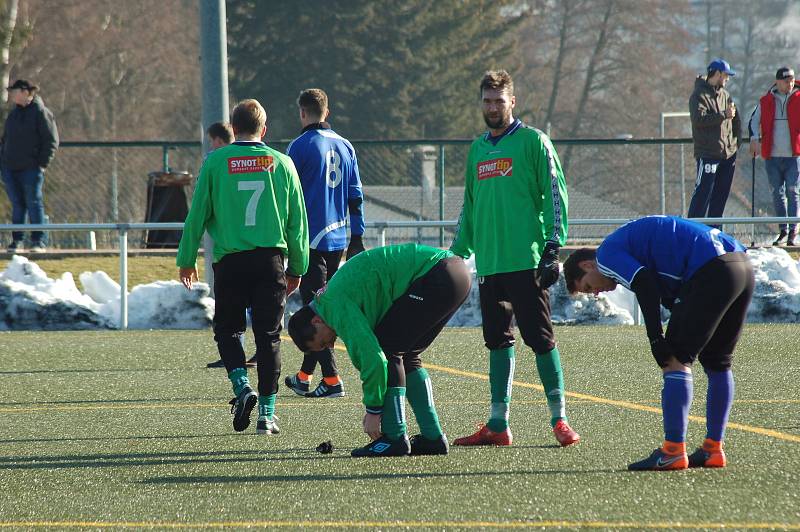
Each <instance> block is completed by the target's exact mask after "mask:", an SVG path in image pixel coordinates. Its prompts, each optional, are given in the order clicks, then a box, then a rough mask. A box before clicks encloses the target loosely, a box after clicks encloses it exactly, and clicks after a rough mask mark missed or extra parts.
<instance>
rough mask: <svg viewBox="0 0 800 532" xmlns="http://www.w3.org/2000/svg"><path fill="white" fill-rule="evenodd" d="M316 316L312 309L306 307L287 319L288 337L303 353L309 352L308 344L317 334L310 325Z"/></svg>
mask: <svg viewBox="0 0 800 532" xmlns="http://www.w3.org/2000/svg"><path fill="white" fill-rule="evenodd" d="M316 315H317V313H316V312H314V309H312V308H311V307H310V306H308V305H306V306H304V307H303V308H301V309H300V310H298V311H297V312H295V313H294V314H292V317H291V318H289V336H291V337H292V341H293V342H294V345H296V346H297V348H298V349H299V350H300V351H302V352H304V353H305V352H306V351H308V350H309V349H308V342H310V341H311V340H312V339H313V338H314V335H315V334H316V332H317V330H316V328H314V326H313V325H312V324H311V320H312V319H313V318H314V316H316Z"/></svg>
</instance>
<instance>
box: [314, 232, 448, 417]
mask: <svg viewBox="0 0 800 532" xmlns="http://www.w3.org/2000/svg"><path fill="white" fill-rule="evenodd" d="M452 256H453V254H452V253H451V252H449V251H447V250H442V249H437V248H432V247H428V246H421V245H419V244H401V245H396V246H387V247H382V248H375V249H371V250H369V251H364V252H362V253H359V254H358V255H356V256H355V257H353V258H352V259H350V260H348V261H347V262H345V263H344V264H343V265H342V267H341V268H339V270H338V271H337V272H336V274H335V275H334V276H333V277H332V278H331V280H330V281H328V285H327V287H326V288H324V289H323V290H321V291H320V293H318V294H317V296H316V297H315V298H314V302H313V303H312V305H313V307H314V310H315V311H316V312H317V314H319V315H320V317H321V318H322V319H323V320H324V321H325V323H327V324H328V325H329V326H330V327H331V328H332V329H333V330H334V331H336V334H337V335H338V336H339V338H340V339H341V340H342V341H343V342H344V345H345V346H347V353H348V354H349V355H350V360H352V361H353V365H354V366H355V367H356V369H357V370H358V371H359V372H360V373H361V386H362V389H363V392H364V405H366V406H367V407H371V408H381V407H382V406H383V397H384V395H385V394H386V387H387V384H386V382H387V371H386V364H387V363H386V356H385V355H384V353H383V350H382V349H381V346H380V344H379V343H378V339H377V338H376V337H375V333H374V332H373V331H374V330H375V327H376V326H377V325H378V323H380V321H381V318H383V316H384V315H385V314H386V312H387V311H388V310H389V308H390V307H391V306H392V304H393V303H394V302H395V301H396V300H397V299H398V298H400V296H402V295H403V293H405V291H406V290H408V287H409V286H411V283H413V282H414V281H415V280H416V279H418V278H420V277H422V276H423V275H425V274H426V273H428V271H430V269H431V268H433V266H434V265H435V264H436V263H437V262H439V261H440V260H442V259H445V258H447V257H452Z"/></svg>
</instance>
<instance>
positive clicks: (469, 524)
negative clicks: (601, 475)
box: [0, 519, 800, 530]
mask: <svg viewBox="0 0 800 532" xmlns="http://www.w3.org/2000/svg"><path fill="white" fill-rule="evenodd" d="M20 527H26V528H123V527H124V528H245V527H258V528H298V527H303V528H320V529H322V528H326V527H327V528H378V529H386V528H497V529H502V528H507V529H513V528H531V527H535V528H541V527H561V528H611V529H616V528H638V529H642V528H644V529H664V528H672V529H703V530H708V529H727V530H730V529H738V530H763V529H768V530H775V529H778V530H800V524H797V523H735V522H731V523H723V522H699V523H691V522H689V523H684V522H680V521H677V522H669V521H660V522H652V523H642V522H632V521H507V522H494V521H304V520H301V521H298V520H296V519H295V520H292V521H209V522H194V523H178V522H167V521H152V522H147V521H116V522H115V521H5V522H3V521H0V528H20Z"/></svg>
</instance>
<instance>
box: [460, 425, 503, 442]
mask: <svg viewBox="0 0 800 532" xmlns="http://www.w3.org/2000/svg"><path fill="white" fill-rule="evenodd" d="M478 426H479V427H480V428H479V429H478V432H476V433H475V434H471V435H470V436H464V437H462V438H456V439H455V440H453V445H498V446H505V445H511V441H512V440H513V436H511V429H510V428H506V430H504V431H503V432H492V431H491V430H489V427H487V426H486V425H478Z"/></svg>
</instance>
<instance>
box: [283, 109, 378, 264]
mask: <svg viewBox="0 0 800 532" xmlns="http://www.w3.org/2000/svg"><path fill="white" fill-rule="evenodd" d="M326 126H327V124H326V123H321V124H313V125H310V126H308V127H306V128H305V130H304V132H303V134H302V135H300V136H299V137H297V138H296V139H294V140H293V141H292V142H291V144H289V148H288V149H287V150H286V153H287V154H288V155H289V157H291V158H292V161H294V165H295V167H296V168H297V173H298V174H300V183H301V185H302V187H303V197H304V198H305V201H306V212H307V213H308V235H309V241H310V243H309V247H310V248H311V249H316V250H318V251H338V250H341V249H344V248H345V247H347V212H348V208H349V212H350V232H351V234H353V235H362V234H364V217H363V215H362V211H361V209H362V202H363V199H364V194H363V192H362V191H361V177H360V176H359V173H358V161H357V159H356V151H355V149H354V148H353V145H352V144H350V142H349V141H348V140H347V139H345V138H343V137H341V136H339V135H338V134H336V132H335V131H333V130H332V129H330V128H329V127H326Z"/></svg>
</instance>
